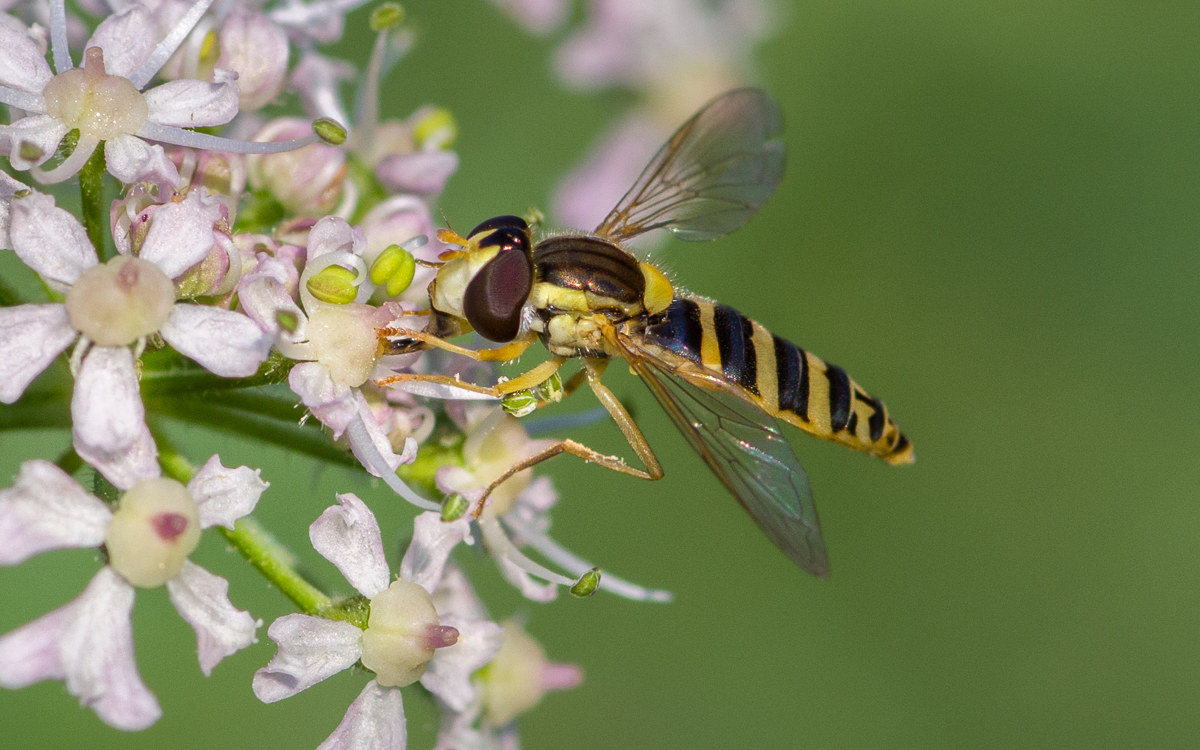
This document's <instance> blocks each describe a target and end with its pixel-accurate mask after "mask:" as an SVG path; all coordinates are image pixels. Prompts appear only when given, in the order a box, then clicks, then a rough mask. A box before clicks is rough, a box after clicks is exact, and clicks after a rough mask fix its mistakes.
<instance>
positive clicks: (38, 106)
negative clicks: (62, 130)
mask: <svg viewBox="0 0 1200 750" xmlns="http://www.w3.org/2000/svg"><path fill="white" fill-rule="evenodd" d="M0 103H4V104H7V105H8V106H10V107H16V108H17V109H23V110H25V111H26V112H45V111H46V100H45V99H43V98H42V97H41V96H40V95H38V94H31V93H29V92H28V91H18V90H17V89H10V88H9V87H7V86H0Z"/></svg>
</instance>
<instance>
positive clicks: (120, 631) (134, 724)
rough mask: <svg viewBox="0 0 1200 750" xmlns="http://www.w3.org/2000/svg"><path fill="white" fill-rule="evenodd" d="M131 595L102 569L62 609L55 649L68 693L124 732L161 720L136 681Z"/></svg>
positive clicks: (121, 582) (127, 587) (149, 695)
mask: <svg viewBox="0 0 1200 750" xmlns="http://www.w3.org/2000/svg"><path fill="white" fill-rule="evenodd" d="M133 595H134V591H133V587H132V586H130V585H129V584H128V583H126V582H125V579H123V578H121V577H120V576H119V575H117V574H116V573H115V572H113V570H112V568H109V567H104V568H101V569H100V571H99V572H98V573H96V575H95V576H94V577H93V578H92V581H91V583H89V584H88V587H87V588H86V589H84V591H83V593H82V594H80V595H79V597H78V598H76V599H75V601H73V602H71V603H70V604H68V605H66V606H65V607H63V608H62V609H69V610H70V614H69V621H68V622H65V623H64V624H63V627H62V630H61V632H60V634H59V637H60V640H59V644H58V653H59V659H60V661H61V664H62V667H63V673H64V675H65V681H66V685H67V691H68V692H69V693H70V694H71V695H74V696H75V697H77V698H79V702H80V703H81V704H83V705H85V706H88V707H90V708H91V709H92V710H93V711H95V712H96V715H97V716H99V717H100V719H101V721H103V722H104V723H105V724H108V725H109V726H110V727H115V728H117V729H124V730H126V731H136V730H138V729H145V728H146V727H148V726H150V725H151V724H153V723H154V722H156V721H158V717H159V716H161V715H162V709H160V708H159V707H158V701H157V700H155V698H154V694H153V693H151V692H150V691H149V690H148V689H147V688H146V686H145V684H143V683H142V678H141V677H140V676H138V670H137V661H136V660H135V658H134V655H133V629H132V623H131V621H130V616H131V614H132V612H133ZM61 611H62V610H58V612H61ZM54 614H55V613H53V612H52V613H51V615H54ZM26 627H28V626H26Z"/></svg>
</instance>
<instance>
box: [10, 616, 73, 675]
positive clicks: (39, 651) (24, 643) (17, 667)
mask: <svg viewBox="0 0 1200 750" xmlns="http://www.w3.org/2000/svg"><path fill="white" fill-rule="evenodd" d="M73 605H74V602H72V603H70V604H67V605H65V606H62V607H59V608H58V609H56V610H54V611H53V612H50V613H49V614H45V615H42V616H41V617H39V618H38V619H36V620H34V621H33V622H31V623H28V624H26V625H22V626H21V627H19V628H17V629H16V630H12V631H9V632H8V633H5V634H4V635H2V636H0V686H3V687H6V688H8V689H10V690H18V689H20V688H23V687H28V686H29V685H33V684H34V683H37V682H41V681H42V680H62V679H65V678H66V676H67V673H66V670H65V669H64V668H63V664H62V657H61V656H60V655H59V652H58V644H59V642H60V641H61V640H62V637H63V630H65V629H66V627H67V626H68V625H70V624H71V617H72V615H73V613H74V608H73Z"/></svg>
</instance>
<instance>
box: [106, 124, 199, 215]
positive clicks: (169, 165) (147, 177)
mask: <svg viewBox="0 0 1200 750" xmlns="http://www.w3.org/2000/svg"><path fill="white" fill-rule="evenodd" d="M104 164H105V168H106V169H107V170H108V173H109V174H111V175H112V176H113V177H116V178H117V179H118V180H120V181H121V182H123V183H125V184H126V185H132V184H134V183H138V182H149V183H150V184H152V185H158V186H159V188H161V189H162V191H163V193H162V194H170V191H173V190H174V189H175V188H176V187H177V186H178V185H179V181H180V180H179V169H178V168H177V167H176V166H175V163H174V162H172V161H171V160H170V159H168V158H167V154H166V152H165V151H164V150H163V147H162V146H159V145H158V144H154V145H150V144H149V143H146V142H145V141H143V140H142V139H141V138H138V137H137V136H134V135H119V136H117V137H116V138H113V139H111V140H108V141H105V142H104ZM168 205H175V204H168Z"/></svg>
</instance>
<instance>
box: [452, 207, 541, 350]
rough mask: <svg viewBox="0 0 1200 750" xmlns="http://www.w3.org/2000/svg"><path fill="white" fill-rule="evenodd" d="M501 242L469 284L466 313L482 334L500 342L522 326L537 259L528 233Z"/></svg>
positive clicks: (488, 338)
mask: <svg viewBox="0 0 1200 750" xmlns="http://www.w3.org/2000/svg"><path fill="white" fill-rule="evenodd" d="M501 231H503V230H501ZM499 233H500V232H497V233H496V234H499ZM493 236H495V235H493ZM489 239H490V238H489ZM498 244H501V246H502V248H503V249H501V250H500V252H499V253H497V255H496V257H495V258H492V259H491V260H489V261H488V262H487V263H486V264H485V265H484V267H483V268H481V269H479V272H478V273H476V274H475V278H473V279H471V283H470V284H467V291H466V294H465V295H464V296H463V313H464V314H465V315H466V316H467V322H468V323H470V324H471V327H472V328H474V329H475V330H476V331H478V332H479V335H480V336H483V337H484V338H485V339H487V340H489V341H495V342H498V343H500V342H505V341H512V340H513V339H515V338H516V337H517V333H519V332H520V330H521V308H522V307H524V306H525V300H527V299H529V292H530V290H531V289H532V288H533V262H532V261H531V260H530V257H529V250H528V247H529V245H528V241H527V240H525V239H524V236H522V241H519V242H516V243H513V244H509V243H507V242H505V243H498Z"/></svg>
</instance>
